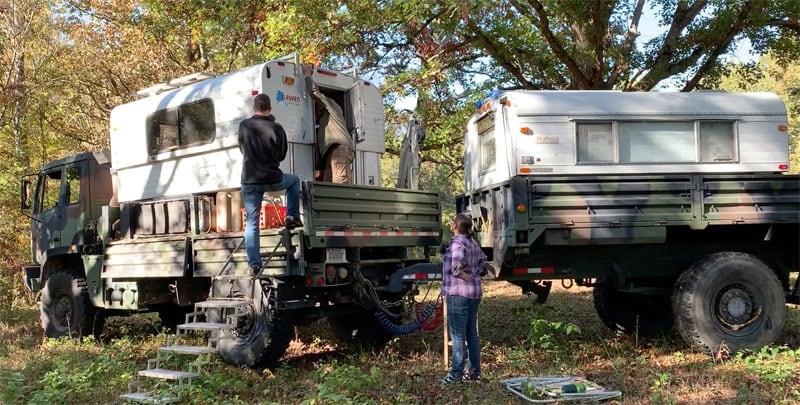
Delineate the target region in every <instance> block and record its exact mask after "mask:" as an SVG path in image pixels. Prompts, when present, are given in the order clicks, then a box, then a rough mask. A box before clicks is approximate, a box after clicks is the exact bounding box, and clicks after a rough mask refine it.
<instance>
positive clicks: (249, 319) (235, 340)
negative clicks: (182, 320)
mask: <svg viewBox="0 0 800 405" xmlns="http://www.w3.org/2000/svg"><path fill="white" fill-rule="evenodd" d="M268 295H269V294H268ZM255 304H256V303H252V302H251V303H250V305H249V308H248V310H247V311H246V314H245V315H244V316H242V317H239V318H238V319H237V321H236V327H235V328H234V329H233V330H228V331H224V332H222V333H221V335H220V340H219V343H218V345H217V348H218V352H219V355H220V357H222V359H223V360H224V361H225V362H226V363H228V364H232V365H235V366H240V367H250V368H264V367H271V366H274V365H275V363H277V361H278V359H280V358H281V356H283V355H284V353H286V349H287V348H288V347H289V343H290V342H291V340H292V336H293V334H294V328H293V325H292V322H291V319H289V318H288V316H287V315H288V314H287V313H284V312H280V311H276V310H275V309H274V305H273V304H274V302H273V303H270V306H269V308H268V309H260V310H259V309H258V308H257V307H258V306H257V305H255ZM214 321H216V322H225V318H224V314H223V317H222V318H221V319H216V320H214Z"/></svg>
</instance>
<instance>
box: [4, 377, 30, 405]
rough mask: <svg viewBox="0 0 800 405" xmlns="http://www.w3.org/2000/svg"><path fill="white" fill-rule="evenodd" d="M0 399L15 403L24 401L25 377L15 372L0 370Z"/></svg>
mask: <svg viewBox="0 0 800 405" xmlns="http://www.w3.org/2000/svg"><path fill="white" fill-rule="evenodd" d="M0 389H1V390H2V391H0V399H2V400H3V403H17V402H21V401H22V400H24V399H25V375H24V374H22V373H20V372H18V371H15V370H0Z"/></svg>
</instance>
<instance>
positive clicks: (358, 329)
mask: <svg viewBox="0 0 800 405" xmlns="http://www.w3.org/2000/svg"><path fill="white" fill-rule="evenodd" d="M328 324H329V325H330V326H331V333H332V334H333V337H334V338H335V339H336V342H337V343H339V344H341V345H344V346H350V347H361V348H367V349H371V350H381V349H383V348H384V346H386V344H387V343H389V341H390V340H392V337H393V336H394V335H392V333H391V332H389V331H387V330H386V328H384V327H383V326H381V324H380V323H379V322H378V320H377V319H376V318H375V314H373V313H371V312H365V311H359V312H355V313H352V314H347V315H331V316H328Z"/></svg>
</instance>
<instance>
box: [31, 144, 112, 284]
mask: <svg viewBox="0 0 800 405" xmlns="http://www.w3.org/2000/svg"><path fill="white" fill-rule="evenodd" d="M110 168H111V166H110V160H109V153H108V151H103V152H85V153H80V154H76V155H72V156H68V157H65V158H62V159H59V160H56V161H53V162H50V163H48V164H47V165H46V166H44V167H43V168H42V170H41V171H40V172H39V173H37V174H35V175H30V176H27V177H26V178H25V179H24V181H23V190H24V191H26V192H23V198H22V207H23V209H24V210H25V211H26V212H28V213H29V215H30V217H31V219H32V221H31V258H32V260H33V262H34V263H35V264H36V265H34V266H28V267H26V277H25V278H26V285H28V286H29V287H32V286H33V283H37V282H38V279H40V278H41V277H42V276H44V277H47V273H49V272H50V271H52V270H53V269H55V268H58V267H60V266H63V263H62V262H63V260H64V257H68V255H69V254H74V253H76V252H87V251H91V250H96V249H98V247H99V245H100V244H102V242H103V240H102V238H101V237H100V233H104V234H107V232H105V231H107V230H102V229H101V230H98V225H99V224H102V223H103V221H101V220H100V216H101V215H102V214H103V212H107V210H108V206H109V203H110V202H111V199H112V196H113V190H112V187H111V172H110ZM31 186H33V187H34V189H33V190H29V188H30V187H31ZM29 191H32V194H31V193H30V192H29ZM28 269H29V270H28ZM40 269H41V271H40ZM40 272H43V273H44V274H39V273H40ZM34 289H35V288H34Z"/></svg>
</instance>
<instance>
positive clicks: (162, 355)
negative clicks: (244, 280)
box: [120, 298, 250, 404]
mask: <svg viewBox="0 0 800 405" xmlns="http://www.w3.org/2000/svg"><path fill="white" fill-rule="evenodd" d="M248 305H250V301H249V300H246V299H233V298H231V299H222V298H209V299H208V300H206V301H202V302H198V303H195V305H194V311H193V312H191V313H188V314H186V323H184V324H181V325H178V326H177V328H176V333H175V335H173V336H169V337H167V342H166V345H165V346H162V347H160V348H159V349H158V352H157V354H156V358H154V359H149V360H147V368H146V369H144V370H140V371H139V372H138V373H137V376H136V380H134V381H131V382H130V383H128V392H127V393H125V394H122V395H120V398H121V399H123V400H125V401H129V402H136V403H147V404H170V403H176V402H179V401H180V399H181V398H180V394H181V392H182V391H183V390H185V389H186V388H188V387H190V386H191V385H192V381H193V380H195V379H197V378H198V377H200V376H202V374H203V366H205V365H207V364H209V363H211V359H212V358H211V356H212V355H215V354H216V352H217V343H218V342H219V339H220V334H221V333H224V332H225V331H227V330H232V329H233V328H234V327H235V326H236V320H237V319H238V318H240V317H242V316H244V315H245V314H246V312H247V311H248ZM210 311H219V313H225V314H226V316H225V322H208V319H213V318H214V317H210V316H209V312H210ZM201 335H205V339H203V336H201ZM203 340H205V344H202V343H200V344H196V342H198V341H203Z"/></svg>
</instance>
